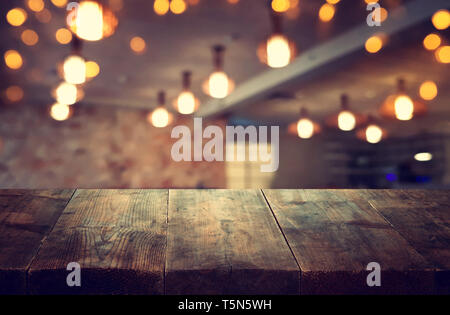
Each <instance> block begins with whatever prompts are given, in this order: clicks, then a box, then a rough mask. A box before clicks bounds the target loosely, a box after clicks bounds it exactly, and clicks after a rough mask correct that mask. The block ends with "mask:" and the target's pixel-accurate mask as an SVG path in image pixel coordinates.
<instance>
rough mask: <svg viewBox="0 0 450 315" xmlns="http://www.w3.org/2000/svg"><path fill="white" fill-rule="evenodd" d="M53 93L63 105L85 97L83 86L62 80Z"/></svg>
mask: <svg viewBox="0 0 450 315" xmlns="http://www.w3.org/2000/svg"><path fill="white" fill-rule="evenodd" d="M51 94H52V96H53V97H54V98H55V100H56V102H57V103H59V104H62V105H73V104H75V103H76V102H79V101H80V100H81V99H82V98H83V97H84V93H83V90H82V89H81V88H79V87H77V86H76V85H74V84H70V83H67V82H61V83H60V84H59V85H58V86H57V87H56V88H55V89H53V90H52V93H51Z"/></svg>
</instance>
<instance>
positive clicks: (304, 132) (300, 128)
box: [297, 118, 314, 139]
mask: <svg viewBox="0 0 450 315" xmlns="http://www.w3.org/2000/svg"><path fill="white" fill-rule="evenodd" d="M297 134H298V136H299V138H302V139H309V138H311V137H312V136H313V135H314V123H313V122H312V121H311V120H310V119H308V118H302V119H300V120H299V121H298V122H297Z"/></svg>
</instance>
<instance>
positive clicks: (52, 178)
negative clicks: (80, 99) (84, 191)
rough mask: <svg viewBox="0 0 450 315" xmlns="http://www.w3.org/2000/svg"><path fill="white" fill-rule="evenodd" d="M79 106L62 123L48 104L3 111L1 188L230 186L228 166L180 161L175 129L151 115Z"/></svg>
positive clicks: (2, 107)
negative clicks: (157, 124)
mask: <svg viewBox="0 0 450 315" xmlns="http://www.w3.org/2000/svg"><path fill="white" fill-rule="evenodd" d="M75 106H76V107H75V110H76V111H75V113H74V115H73V117H72V118H71V119H70V120H68V121H65V122H57V121H54V120H52V119H51V118H50V117H49V114H48V112H47V110H48V108H47V107H46V106H39V105H37V104H33V105H24V104H20V105H18V104H17V105H8V106H6V105H0V188H75V187H76V188H166V187H171V188H196V187H207V188H225V186H226V178H225V167H224V164H223V163H206V162H195V163H194V162H182V163H176V162H174V161H173V160H172V158H171V156H170V150H171V146H172V144H173V143H174V142H175V140H174V139H171V138H170V131H171V129H156V128H153V127H152V126H150V124H149V123H148V122H147V121H146V114H147V111H143V110H134V109H128V108H118V107H107V106H95V107H94V106H87V105H84V106H83V105H81V104H79V105H75ZM176 123H177V124H184V125H189V124H191V123H192V119H184V121H178V122H176ZM211 123H214V124H216V125H220V126H222V125H224V122H223V121H213V122H211Z"/></svg>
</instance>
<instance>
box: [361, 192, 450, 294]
mask: <svg viewBox="0 0 450 315" xmlns="http://www.w3.org/2000/svg"><path fill="white" fill-rule="evenodd" d="M353 193H354V194H355V193H358V194H359V195H365V196H366V198H367V199H368V202H369V203H370V204H371V205H372V206H373V207H374V208H375V209H376V210H377V211H379V212H380V213H381V214H382V215H383V216H384V217H385V218H386V219H387V220H388V221H389V222H390V223H391V224H392V225H393V226H394V228H395V229H396V230H397V231H398V232H399V233H400V234H401V235H402V236H403V237H404V238H405V239H406V240H407V241H408V242H409V243H410V244H411V245H412V246H413V247H414V248H415V249H416V250H417V251H418V252H419V253H420V254H421V255H422V256H423V257H424V258H425V259H427V260H428V261H429V262H430V263H432V265H433V267H434V269H436V275H435V277H436V279H435V283H436V291H437V292H438V293H447V294H449V293H450V194H449V192H448V191H431V190H426V191H425V190H408V191H403V190H390V191H386V190H385V191H366V192H357V191H355V192H353Z"/></svg>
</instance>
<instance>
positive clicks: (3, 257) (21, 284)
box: [0, 190, 74, 294]
mask: <svg viewBox="0 0 450 315" xmlns="http://www.w3.org/2000/svg"><path fill="white" fill-rule="evenodd" d="M73 192H74V191H73V190H51V191H50V190H0V294H25V293H26V272H27V269H28V267H29V265H30V263H31V261H32V259H33V257H34V256H35V255H36V253H37V251H38V249H39V247H40V245H41V242H42V240H43V239H44V238H45V237H46V235H47V234H48V233H49V232H50V230H51V229H52V227H53V226H54V224H55V223H56V220H57V219H58V217H59V215H60V214H61V212H62V211H63V210H64V208H65V206H66V205H67V203H68V202H69V200H70V198H71V197H72V195H73Z"/></svg>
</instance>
